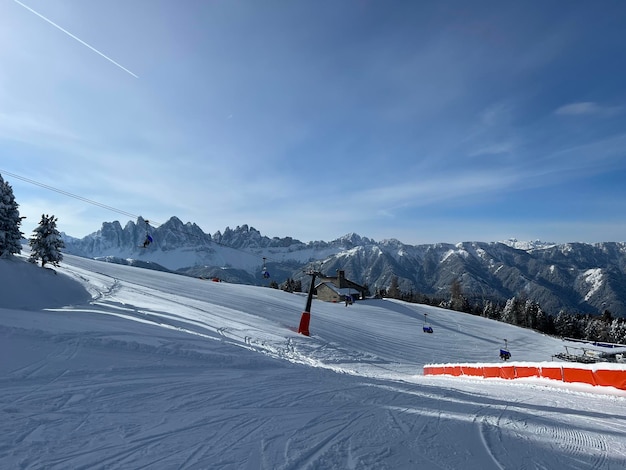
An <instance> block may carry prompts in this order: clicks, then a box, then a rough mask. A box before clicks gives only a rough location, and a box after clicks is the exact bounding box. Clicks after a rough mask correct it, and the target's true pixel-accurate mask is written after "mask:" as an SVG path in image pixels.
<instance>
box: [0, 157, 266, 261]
mask: <svg viewBox="0 0 626 470" xmlns="http://www.w3.org/2000/svg"><path fill="white" fill-rule="evenodd" d="M1 174H4V175H8V176H10V177H12V178H16V179H18V180H21V181H24V182H26V183H29V184H32V185H35V186H39V187H40V188H44V189H47V190H49V191H53V192H55V193H58V194H62V195H64V196H68V197H71V198H74V199H77V200H79V201H82V202H86V203H87V204H91V205H94V206H97V207H100V208H102V209H106V210H109V211H111V212H115V213H117V214H121V215H125V216H126V217H130V218H132V219H139V218H142V219H143V217H141V216H140V215H137V214H133V213H131V212H128V211H125V210H123V209H118V208H116V207H113V206H109V205H107V204H103V203H101V202H98V201H94V200H93V199H88V198H86V197H83V196H79V195H78V194H74V193H70V192H69V191H65V190H63V189H59V188H55V187H54V186H50V185H48V184H45V183H41V182H39V181H36V180H33V179H31V178H26V177H24V176H20V175H17V174H15V173H12V172H10V171H6V170H3V169H1V168H0V175H1ZM144 220H146V222H148V223H149V225H151V226H153V227H155V228H156V227H159V226H161V225H163V224H161V223H158V222H155V221H154V220H152V219H149V220H148V219H144ZM173 230H174V231H176V232H180V233H184V234H185V235H188V236H192V237H194V238H197V239H199V240H203V241H207V240H206V239H204V238H201V237H199V236H198V235H195V234H193V233H189V232H187V231H183V230H177V229H173ZM203 233H204V232H203ZM209 237H210V239H209V240H208V241H209V242H210V243H213V244H215V245H218V246H222V247H224V248H229V249H231V250H235V251H239V252H241V253H245V254H247V255H251V256H254V257H258V256H259V255H258V254H257V253H253V252H251V251H246V250H243V249H241V248H235V247H232V246H228V245H225V244H223V243H220V242H218V241H216V240H213V238H212V237H211V236H210V235H209ZM267 259H271V258H269V257H267Z"/></svg>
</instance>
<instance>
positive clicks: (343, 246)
mask: <svg viewBox="0 0 626 470" xmlns="http://www.w3.org/2000/svg"><path fill="white" fill-rule="evenodd" d="M147 232H149V233H150V235H151V236H152V238H153V239H154V241H153V243H152V244H150V245H149V246H148V247H147V248H142V247H141V245H142V243H143V240H144V239H145V236H146V233H147ZM63 237H64V240H65V244H66V248H65V252H66V253H70V254H75V255H78V256H84V257H89V258H106V259H107V260H108V261H114V262H123V263H126V264H134V265H139V266H145V267H151V268H153V269H168V270H171V271H175V272H179V273H182V274H188V275H193V276H197V277H215V276H217V277H220V278H221V279H224V280H228V281H230V282H240V283H245V284H257V285H267V280H266V279H264V278H263V277H262V274H261V269H262V267H263V264H264V263H265V264H266V265H267V268H268V270H269V271H270V273H271V275H272V279H273V280H275V281H276V282H278V283H282V282H283V281H285V280H286V279H287V278H293V279H305V278H307V276H306V274H305V271H306V270H308V269H312V268H314V269H319V270H321V271H322V272H324V273H325V274H328V275H334V274H335V273H336V271H337V270H343V271H345V273H346V277H348V278H349V279H351V280H353V281H355V282H357V283H359V284H366V285H368V286H369V287H370V290H371V291H372V293H373V292H375V291H376V289H379V288H388V287H389V285H390V284H391V280H392V278H393V277H394V276H395V277H397V278H398V285H399V288H400V289H401V290H402V291H405V292H409V291H412V292H419V293H423V294H425V295H428V296H433V297H442V298H449V293H450V286H451V285H452V283H453V282H454V281H455V280H456V281H458V282H459V283H460V285H461V288H462V291H463V293H464V294H465V295H466V296H467V297H469V298H474V299H489V300H495V301H505V300H507V299H509V298H511V297H513V296H524V297H526V298H528V299H530V300H534V301H536V302H538V303H539V304H540V305H541V307H542V309H543V310H544V311H546V312H548V313H550V314H556V313H558V311H559V310H561V309H566V310H567V311H569V312H581V313H594V314H599V313H602V312H603V311H604V310H609V311H610V312H611V313H613V315H614V316H621V317H626V244H625V243H622V242H606V243H597V244H585V243H567V244H554V243H543V242H539V241H534V242H519V241H517V240H515V239H511V240H507V241H505V242H463V243H458V244H448V243H437V244H430V245H407V244H404V243H402V242H400V241H398V240H395V239H389V240H382V241H380V242H377V241H374V240H372V239H369V238H366V237H361V236H359V235H357V234H355V233H351V234H347V235H345V236H343V237H340V238H338V239H337V240H334V241H331V242H325V241H314V242H308V243H303V242H301V241H299V240H296V239H294V238H291V237H284V238H278V237H274V238H269V237H266V236H263V235H262V234H261V233H260V232H259V231H258V230H256V229H255V228H253V227H249V226H248V225H242V226H238V227H236V228H235V229H231V228H229V227H227V228H226V229H225V230H224V231H223V232H220V231H218V232H216V233H215V234H213V235H209V234H206V233H204V232H203V231H202V230H201V229H200V228H199V227H198V226H197V225H196V224H193V223H189V222H188V223H185V224H183V222H182V221H180V219H178V218H176V217H172V218H170V219H169V220H168V221H167V222H165V223H164V224H162V225H160V226H158V227H156V228H152V227H149V226H147V225H146V223H145V220H143V219H141V218H139V219H138V220H137V222H136V223H135V222H128V223H127V224H126V225H125V226H124V227H122V226H121V224H120V223H119V222H117V221H115V222H105V223H103V224H102V228H101V229H100V230H98V231H97V232H95V233H93V234H90V235H88V236H86V237H84V238H82V239H77V238H73V237H69V236H67V235H65V234H64V235H63ZM305 285H306V284H305Z"/></svg>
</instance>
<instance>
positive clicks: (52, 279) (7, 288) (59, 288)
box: [0, 256, 91, 310]
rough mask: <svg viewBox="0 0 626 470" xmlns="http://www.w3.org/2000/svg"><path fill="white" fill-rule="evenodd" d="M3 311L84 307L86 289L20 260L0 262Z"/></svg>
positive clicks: (53, 271) (61, 276)
mask: <svg viewBox="0 0 626 470" xmlns="http://www.w3.org/2000/svg"><path fill="white" fill-rule="evenodd" d="M0 279H2V283H1V286H0V289H1V290H0V292H1V295H2V308H14V309H21V310H39V309H43V308H54V307H61V306H65V305H74V304H77V303H84V302H86V301H87V300H89V299H90V298H91V296H90V294H89V292H87V290H86V289H85V287H84V286H83V285H82V284H81V283H79V282H77V281H75V280H73V279H72V278H70V277H69V276H67V275H65V274H62V273H57V272H56V271H55V270H54V269H50V268H41V267H40V266H38V265H35V264H34V263H30V262H28V261H27V260H26V258H25V257H23V256H11V257H8V258H4V259H0Z"/></svg>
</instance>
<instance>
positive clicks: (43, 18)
mask: <svg viewBox="0 0 626 470" xmlns="http://www.w3.org/2000/svg"><path fill="white" fill-rule="evenodd" d="M13 1H14V2H15V3H17V4H18V5H21V6H22V7H24V8H26V9H27V10H28V11H30V12H31V13H33V14H35V15H37V16H38V17H39V18H41V19H42V20H44V21H46V22H47V23H49V24H51V25H52V26H54V27H55V28H57V29H58V30H59V31H62V32H64V33H65V34H67V35H68V36H69V37H71V38H72V39H75V40H76V41H78V42H79V43H81V44H82V45H83V46H85V47H88V48H89V49H91V50H92V51H94V52H95V53H96V54H98V55H100V56H101V57H104V58H105V59H106V60H108V61H109V62H111V63H112V64H113V65H115V66H117V67H119V68H120V69H122V70H123V71H124V72H126V73H128V74H129V75H132V76H133V77H135V78H139V77H138V76H137V75H135V74H134V73H133V72H131V71H130V70H128V69H127V68H126V67H124V66H123V65H121V64H119V63H117V62H116V61H114V60H113V59H111V58H110V57H109V56H107V55H105V54H103V53H102V52H100V51H99V50H98V49H96V48H95V47H93V46H90V45H89V44H87V43H86V42H85V41H83V40H82V39H80V38H79V37H76V36H74V35H73V34H72V33H70V32H69V31H68V30H66V29H64V28H62V27H61V26H59V25H58V24H56V23H55V22H54V21H52V20H50V19H48V18H46V17H45V16H43V15H42V14H41V13H38V12H37V11H35V10H33V9H32V8H30V7H29V6H27V5H24V4H23V3H22V2H20V1H19V0H13Z"/></svg>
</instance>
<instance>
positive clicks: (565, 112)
mask: <svg viewBox="0 0 626 470" xmlns="http://www.w3.org/2000/svg"><path fill="white" fill-rule="evenodd" d="M619 111H621V108H620V107H618V106H600V105H598V104H597V103H595V102H593V101H581V102H578V103H570V104H566V105H564V106H561V107H560V108H557V109H556V110H555V111H554V114H557V115H559V116H585V115H600V116H608V115H612V114H615V113H618V112H619Z"/></svg>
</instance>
